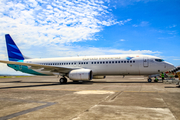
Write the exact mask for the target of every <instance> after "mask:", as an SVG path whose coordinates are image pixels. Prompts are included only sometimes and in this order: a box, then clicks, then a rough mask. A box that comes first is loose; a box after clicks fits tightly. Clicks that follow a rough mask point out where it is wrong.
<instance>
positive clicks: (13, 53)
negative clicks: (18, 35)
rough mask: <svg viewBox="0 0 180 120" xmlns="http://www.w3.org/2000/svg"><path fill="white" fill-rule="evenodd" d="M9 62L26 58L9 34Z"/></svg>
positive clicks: (7, 40) (6, 36)
mask: <svg viewBox="0 0 180 120" xmlns="http://www.w3.org/2000/svg"><path fill="white" fill-rule="evenodd" d="M5 38H6V46H7V52H8V58H9V61H19V60H24V56H23V55H22V53H21V51H20V50H19V48H18V47H17V45H16V44H15V43H14V41H13V39H12V38H11V36H10V35H9V34H6V35H5Z"/></svg>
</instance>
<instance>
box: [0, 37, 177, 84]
mask: <svg viewBox="0 0 180 120" xmlns="http://www.w3.org/2000/svg"><path fill="white" fill-rule="evenodd" d="M5 39H6V46H7V53H8V58H9V61H5V60H0V62H1V63H6V64H7V66H8V67H10V68H12V69H14V70H16V71H21V72H24V73H28V74H33V75H41V76H52V75H58V76H61V78H60V80H59V83H60V84H65V83H67V78H69V79H70V80H72V81H73V82H77V81H90V80H92V79H105V77H106V76H109V75H123V76H125V75H144V76H149V77H148V82H152V79H151V78H152V77H155V76H158V75H159V74H160V73H161V72H165V71H168V70H170V69H173V68H174V65H172V64H171V63H168V62H166V61H164V60H163V59H161V58H159V57H155V56H151V55H134V54H132V55H102V56H85V57H83V56H82V57H62V58H41V59H37V58H36V59H32V58H29V57H26V56H24V55H23V54H22V53H21V51H20V49H19V48H18V47H17V45H16V44H15V42H14V41H13V39H12V38H11V36H10V35H9V34H6V35H5Z"/></svg>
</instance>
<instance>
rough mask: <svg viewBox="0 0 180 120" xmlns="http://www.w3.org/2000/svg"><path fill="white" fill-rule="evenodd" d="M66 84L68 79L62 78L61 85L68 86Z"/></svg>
mask: <svg viewBox="0 0 180 120" xmlns="http://www.w3.org/2000/svg"><path fill="white" fill-rule="evenodd" d="M66 83H67V79H66V78H60V80H59V84H66Z"/></svg>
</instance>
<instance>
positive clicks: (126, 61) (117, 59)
mask: <svg viewBox="0 0 180 120" xmlns="http://www.w3.org/2000/svg"><path fill="white" fill-rule="evenodd" d="M158 60H162V59H160V58H158V57H155V56H150V55H107V56H87V57H65V58H44V59H26V60H24V62H25V63H33V64H42V65H48V66H58V67H65V68H74V69H80V68H82V69H91V70H92V72H93V75H94V76H96V75H97V76H98V75H104V76H106V75H152V74H158V73H160V72H165V71H168V70H170V69H172V68H174V66H173V65H172V64H170V63H168V62H165V61H158ZM32 69H33V68H32ZM33 70H34V71H36V72H39V73H42V74H47V75H54V72H50V71H43V70H41V69H33Z"/></svg>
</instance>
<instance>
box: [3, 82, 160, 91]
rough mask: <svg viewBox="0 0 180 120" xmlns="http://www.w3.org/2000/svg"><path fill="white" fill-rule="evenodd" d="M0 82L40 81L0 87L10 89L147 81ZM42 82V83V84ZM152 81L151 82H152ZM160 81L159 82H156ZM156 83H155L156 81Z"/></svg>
mask: <svg viewBox="0 0 180 120" xmlns="http://www.w3.org/2000/svg"><path fill="white" fill-rule="evenodd" d="M0 83H42V84H40V85H24V86H12V87H11V86H10V87H0V89H10V88H26V87H39V86H55V85H71V84H82V85H83V84H86V85H88V84H89V85H91V84H94V83H96V84H102V83H106V84H109V83H147V84H149V82H146V81H129V82H128V81H119V82H118V81H115V82H109V81H84V82H67V83H66V84H59V82H26V81H7V82H0ZM43 83H44V84H43ZM48 83H49V84H48ZM152 83H153V82H152ZM158 83H161V82H158ZM156 84H157V83H156Z"/></svg>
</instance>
